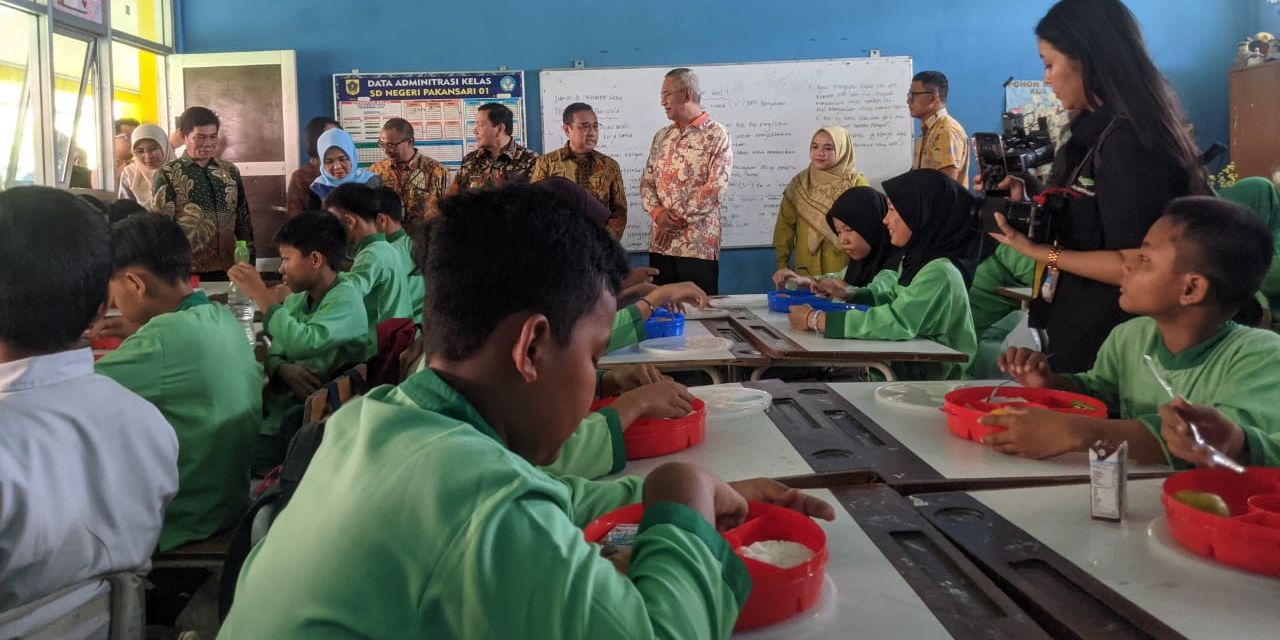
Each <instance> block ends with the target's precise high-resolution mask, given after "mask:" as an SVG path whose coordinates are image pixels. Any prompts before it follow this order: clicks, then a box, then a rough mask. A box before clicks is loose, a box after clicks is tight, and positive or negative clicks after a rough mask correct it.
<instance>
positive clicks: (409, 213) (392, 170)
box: [369, 118, 449, 227]
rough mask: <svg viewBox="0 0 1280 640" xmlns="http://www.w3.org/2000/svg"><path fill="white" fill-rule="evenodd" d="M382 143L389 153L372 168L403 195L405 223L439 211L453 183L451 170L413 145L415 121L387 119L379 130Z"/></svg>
mask: <svg viewBox="0 0 1280 640" xmlns="http://www.w3.org/2000/svg"><path fill="white" fill-rule="evenodd" d="M378 144H379V145H381V146H382V151H383V153H385V154H387V157H386V159H385V160H380V161H378V162H377V163H376V164H374V165H373V166H372V167H370V168H369V170H370V171H372V172H374V173H376V174H378V177H379V178H382V186H384V187H389V188H391V190H392V191H395V192H396V195H398V196H400V201H401V202H402V203H404V225H405V226H406V227H416V226H417V225H418V224H419V223H421V222H422V221H423V220H426V219H427V218H428V217H430V216H432V215H435V210H436V201H437V200H439V199H440V198H441V197H442V196H443V195H444V192H445V189H446V188H447V186H448V183H449V170H448V169H445V168H444V167H443V166H442V165H441V164H440V163H439V162H436V161H435V160H434V159H432V158H429V157H427V156H425V155H423V154H422V153H420V152H419V151H418V148H417V147H415V146H414V145H413V125H411V124H409V121H408V120H405V119H404V118H391V119H390V120H387V122H386V124H384V125H382V132H381V133H379V134H378Z"/></svg>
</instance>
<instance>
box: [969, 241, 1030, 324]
mask: <svg viewBox="0 0 1280 640" xmlns="http://www.w3.org/2000/svg"><path fill="white" fill-rule="evenodd" d="M1035 270H1036V263H1035V261H1034V260H1032V259H1030V258H1028V257H1026V256H1024V255H1022V254H1020V253H1018V252H1017V251H1014V250H1013V249H1012V248H1011V247H1009V245H1006V244H1002V245H1000V246H998V247H996V250H995V253H993V254H991V255H990V256H988V257H987V258H986V259H985V260H983V261H982V262H981V263H979V264H978V268H977V270H976V271H974V274H973V285H972V286H970V287H969V303H970V306H971V307H972V310H973V326H974V329H975V330H976V331H977V332H978V335H982V333H983V332H985V331H986V329H987V328H988V327H990V326H991V325H993V324H995V323H996V322H998V321H999V320H1000V319H1002V318H1004V317H1005V316H1006V315H1008V314H1009V312H1010V311H1017V310H1018V308H1019V307H1020V306H1021V305H1020V304H1019V303H1018V301H1017V300H1011V299H1009V298H1006V297H1004V296H1002V295H1000V294H998V293H996V289H997V288H999V287H1029V286H1031V280H1032V278H1033V277H1034V276H1035Z"/></svg>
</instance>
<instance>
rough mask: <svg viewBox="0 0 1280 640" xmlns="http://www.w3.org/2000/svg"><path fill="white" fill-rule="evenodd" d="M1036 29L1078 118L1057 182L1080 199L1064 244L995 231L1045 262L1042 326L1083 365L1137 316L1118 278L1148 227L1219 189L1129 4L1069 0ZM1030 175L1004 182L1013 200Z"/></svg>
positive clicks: (1034, 310) (1052, 343)
mask: <svg viewBox="0 0 1280 640" xmlns="http://www.w3.org/2000/svg"><path fill="white" fill-rule="evenodd" d="M1036 36H1037V43H1038V45H1039V49H1040V58H1041V59H1042V60H1043V62H1044V81H1045V84H1046V85H1049V86H1051V87H1052V88H1053V92H1054V94H1055V95H1057V97H1058V99H1059V100H1061V101H1062V104H1063V106H1064V107H1066V108H1067V109H1068V110H1070V111H1072V113H1073V114H1075V115H1074V117H1073V118H1072V121H1071V124H1070V134H1071V135H1070V138H1069V139H1068V140H1067V142H1066V143H1065V144H1063V145H1062V146H1061V148H1060V149H1058V151H1057V153H1056V155H1055V157H1054V164H1053V171H1052V174H1051V176H1050V178H1049V186H1051V187H1060V188H1068V189H1071V190H1072V191H1073V192H1074V193H1073V194H1072V195H1075V196H1078V197H1073V198H1071V199H1070V204H1069V205H1068V207H1069V209H1068V210H1067V215H1065V216H1064V218H1065V219H1063V220H1061V225H1060V226H1059V228H1058V233H1057V241H1056V242H1054V243H1051V244H1037V243H1035V242H1032V241H1031V240H1029V239H1028V238H1027V236H1026V235H1024V234H1022V233H1021V232H1019V231H1017V230H1015V229H1013V228H1012V227H1011V226H1009V225H1008V224H1007V221H1006V220H1005V219H1004V218H1003V216H997V222H998V224H999V227H1000V229H1001V231H1002V232H1003V233H993V234H991V235H992V237H994V238H995V239H996V240H998V241H1000V242H1002V243H1004V244H1007V245H1009V246H1010V247H1012V248H1013V249H1014V250H1016V251H1018V252H1019V253H1022V254H1024V255H1026V256H1028V257H1030V258H1032V259H1034V260H1036V261H1038V262H1040V263H1041V264H1044V265H1047V268H1046V274H1049V275H1047V276H1046V278H1045V284H1044V286H1041V294H1042V295H1041V296H1040V297H1038V298H1037V299H1036V300H1035V301H1034V302H1033V303H1032V307H1031V322H1032V326H1033V327H1040V328H1043V329H1044V331H1045V333H1047V335H1048V340H1049V342H1048V344H1046V345H1044V350H1045V351H1046V352H1049V353H1051V354H1052V356H1051V362H1052V364H1053V368H1054V370H1055V371H1061V372H1076V371H1083V370H1086V369H1088V368H1090V367H1091V366H1093V361H1094V357H1095V355H1096V354H1097V352H1098V348H1099V347H1100V346H1101V345H1102V341H1103V340H1104V339H1105V338H1106V337H1107V334H1108V333H1110V332H1111V329H1112V328H1113V327H1115V326H1116V325H1118V324H1120V323H1121V322H1123V321H1125V320H1126V319H1128V317H1129V316H1127V315H1126V314H1125V313H1124V312H1123V311H1121V310H1120V306H1119V303H1118V300H1119V289H1118V285H1119V282H1120V275H1121V273H1122V271H1123V269H1124V263H1125V260H1126V259H1129V258H1130V257H1131V256H1135V255H1136V253H1137V251H1136V250H1137V248H1138V246H1139V245H1140V244H1141V243H1142V237H1143V236H1144V235H1145V234H1146V232H1147V229H1148V228H1149V227H1150V226H1151V225H1152V224H1153V223H1154V222H1155V220H1156V219H1157V218H1159V217H1160V215H1161V213H1162V211H1163V209H1164V207H1165V205H1166V204H1167V203H1168V202H1169V201H1170V200H1172V199H1173V198H1176V197H1179V196H1184V195H1189V194H1208V193H1209V187H1208V183H1207V182H1206V181H1205V178H1204V172H1203V168H1202V167H1201V165H1200V161H1199V154H1198V152H1197V151H1196V146H1195V143H1194V141H1193V140H1192V138H1191V135H1190V132H1189V131H1188V129H1187V127H1186V125H1185V122H1186V117H1185V115H1184V112H1183V110H1182V107H1181V105H1180V104H1179V102H1178V99H1177V97H1176V96H1175V95H1174V92H1173V90H1172V88H1171V87H1170V86H1169V85H1168V83H1167V82H1166V81H1165V79H1164V77H1163V76H1162V75H1161V74H1160V72H1159V71H1158V70H1157V69H1156V67H1155V64H1154V63H1153V62H1152V61H1151V57H1150V56H1149V55H1148V54H1147V50H1146V48H1145V46H1144V45H1143V41H1142V35H1141V33H1140V31H1139V29H1138V24H1137V21H1136V20H1135V19H1134V17H1133V14H1132V13H1130V12H1129V10H1128V8H1126V7H1125V6H1124V5H1123V4H1122V3H1121V2H1120V1H1119V0H1061V2H1058V3H1057V4H1056V5H1054V6H1053V8H1052V9H1050V10H1049V13H1048V14H1046V15H1045V16H1044V18H1042V19H1041V20H1040V23H1039V24H1038V25H1037V26H1036ZM1024 180H1025V182H1024ZM1024 180H1023V179H1017V178H1006V179H1005V180H1004V181H1002V182H1001V184H1000V185H999V186H1000V187H1001V188H1005V189H1008V190H1009V191H1010V194H1011V197H1012V198H1013V199H1022V198H1024V197H1026V195H1027V194H1028V192H1038V191H1039V189H1040V185H1039V184H1038V183H1036V182H1035V180H1034V179H1032V178H1030V177H1029V176H1027V177H1025V179H1024Z"/></svg>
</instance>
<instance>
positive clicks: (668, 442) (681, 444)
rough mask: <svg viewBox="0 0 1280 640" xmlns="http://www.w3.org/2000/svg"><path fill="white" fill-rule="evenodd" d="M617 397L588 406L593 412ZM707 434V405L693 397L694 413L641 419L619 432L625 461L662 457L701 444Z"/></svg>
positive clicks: (602, 399) (603, 399)
mask: <svg viewBox="0 0 1280 640" xmlns="http://www.w3.org/2000/svg"><path fill="white" fill-rule="evenodd" d="M614 400H617V398H601V399H600V400H597V401H596V402H595V403H594V404H592V405H591V410H592V411H596V410H599V409H601V408H603V407H607V406H609V405H611V404H613V401H614ZM706 435H707V405H706V403H704V402H703V401H702V400H699V399H697V398H695V399H694V400H693V413H690V414H689V415H687V416H684V417H683V418H641V419H639V420H636V421H635V422H633V423H631V426H630V427H628V428H627V430H626V431H624V432H622V441H623V443H625V444H626V447H627V459H628V460H640V459H642V458H653V457H655V456H665V455H667V454H669V453H675V452H677V451H683V450H685V449H688V448H689V447H693V446H696V445H699V444H702V441H703V440H704V439H705V438H706Z"/></svg>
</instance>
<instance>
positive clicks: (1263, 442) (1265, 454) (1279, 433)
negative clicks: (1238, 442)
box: [1240, 425, 1280, 467]
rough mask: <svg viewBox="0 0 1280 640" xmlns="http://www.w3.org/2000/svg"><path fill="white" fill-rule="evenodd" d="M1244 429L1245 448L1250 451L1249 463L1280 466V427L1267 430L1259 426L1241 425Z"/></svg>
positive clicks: (1262, 465)
mask: <svg viewBox="0 0 1280 640" xmlns="http://www.w3.org/2000/svg"><path fill="white" fill-rule="evenodd" d="M1240 428H1241V429H1243V430H1244V439H1245V449H1246V450H1247V451H1248V453H1249V462H1248V464H1250V465H1254V466H1261V467H1280V429H1277V430H1273V431H1270V432H1268V431H1266V430H1264V429H1259V428H1257V427H1246V426H1243V425H1242V426H1241V427H1240Z"/></svg>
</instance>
